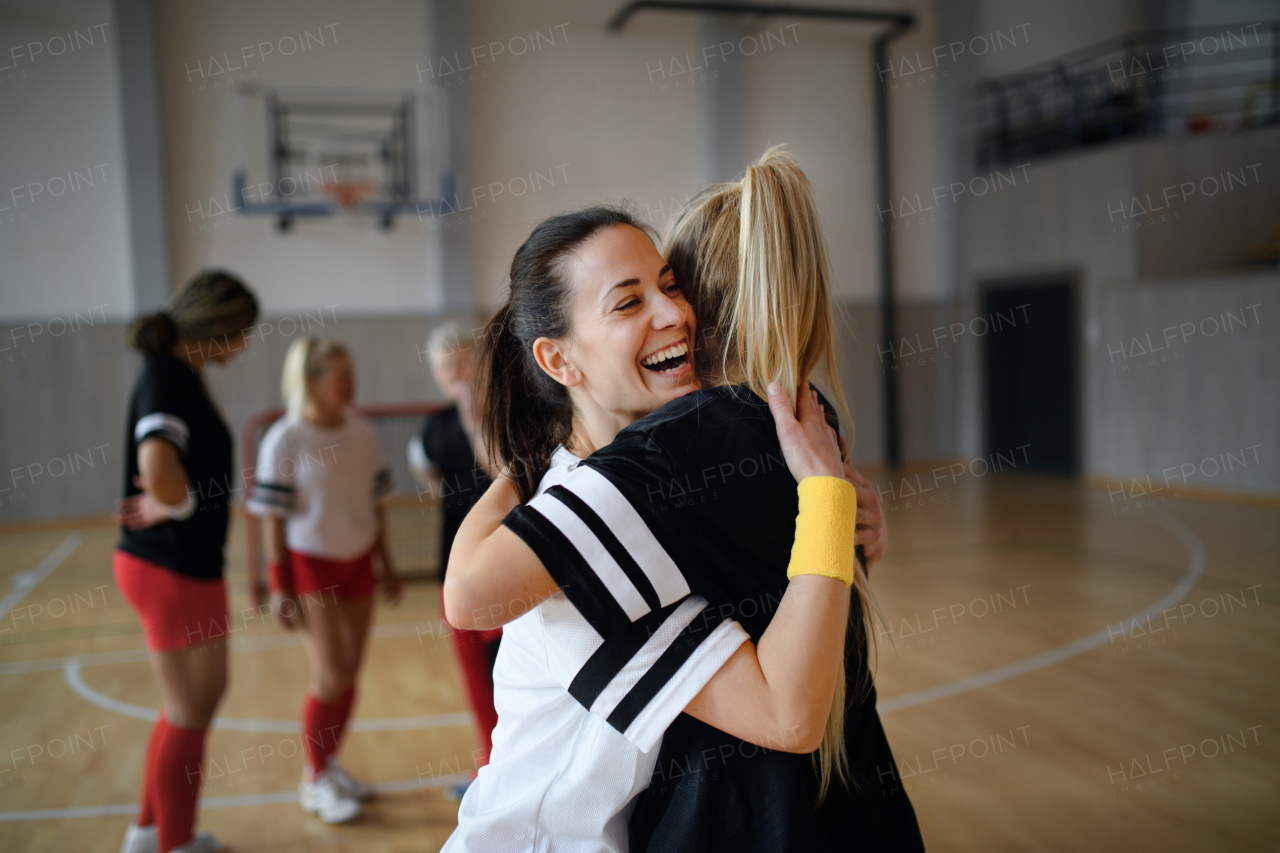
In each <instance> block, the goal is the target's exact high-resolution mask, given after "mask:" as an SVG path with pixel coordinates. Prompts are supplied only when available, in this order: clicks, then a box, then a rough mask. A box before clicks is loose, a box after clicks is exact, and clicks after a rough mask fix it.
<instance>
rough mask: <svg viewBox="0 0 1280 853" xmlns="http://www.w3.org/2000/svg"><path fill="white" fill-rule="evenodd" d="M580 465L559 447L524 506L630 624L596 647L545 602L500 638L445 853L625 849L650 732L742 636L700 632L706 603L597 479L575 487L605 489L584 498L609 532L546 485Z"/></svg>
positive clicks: (586, 626) (578, 617)
mask: <svg viewBox="0 0 1280 853" xmlns="http://www.w3.org/2000/svg"><path fill="white" fill-rule="evenodd" d="M580 461H581V460H580V459H578V458H577V457H576V456H574V455H573V454H571V453H569V452H568V451H567V450H565V449H564V448H560V449H559V450H557V451H556V453H555V455H554V456H553V457H552V465H551V469H550V470H549V471H548V472H547V474H546V476H545V477H543V479H542V482H541V484H540V485H539V488H538V497H535V500H534V501H533V502H531V504H530V506H533V505H535V504H536V505H537V506H538V508H539V509H540V510H541V511H542V512H543V514H544V515H550V516H554V517H555V519H556V524H557V526H558V527H559V529H560V530H562V531H563V532H564V535H565V541H564V543H562V544H566V545H567V547H568V548H569V549H570V550H571V551H572V554H568V553H565V554H562V557H563V558H564V559H574V560H582V561H586V562H587V563H589V564H590V565H591V566H593V567H595V569H596V571H597V572H598V573H599V575H600V576H601V577H603V578H606V580H605V581H604V582H603V586H602V587H601V588H600V589H597V590H595V591H594V595H595V596H596V597H597V598H599V599H601V600H603V599H605V598H607V599H608V600H609V602H610V604H609V605H608V606H611V607H617V608H619V609H620V610H621V612H625V613H627V615H628V621H629V623H630V624H632V625H634V626H635V627H634V629H633V631H632V632H631V633H629V634H628V635H627V636H625V637H622V636H613V637H611V638H610V639H609V641H608V642H606V640H605V638H604V637H603V636H602V635H601V634H600V633H599V632H598V631H597V630H596V628H595V627H593V625H592V623H591V621H588V619H587V617H585V616H584V615H583V614H582V612H581V610H580V609H579V608H578V607H576V606H575V605H574V604H572V603H570V601H569V600H568V598H566V597H565V595H564V594H563V593H557V594H556V595H555V596H553V597H552V598H550V599H548V600H547V601H545V602H543V603H542V604H540V605H539V606H538V607H536V608H534V609H533V610H532V611H530V612H529V613H526V614H525V615H523V616H521V617H520V618H518V619H516V620H515V621H513V622H511V623H510V624H508V625H507V626H506V627H505V628H504V629H503V637H502V645H501V647H500V648H499V651H498V660H497V665H496V666H495V668H494V674H493V676H494V705H495V706H496V708H497V710H498V727H497V728H496V729H495V730H494V733H493V751H492V753H491V755H490V759H489V764H488V765H486V766H485V767H482V768H480V772H479V775H478V777H477V778H476V781H475V782H474V783H473V784H472V785H471V787H470V788H468V790H467V793H466V796H464V797H463V800H462V804H461V806H460V808H459V810H458V829H457V831H455V832H454V834H453V835H452V836H451V837H450V839H449V842H448V843H447V844H446V845H445V848H444V849H445V850H446V851H451V853H456V851H463V850H466V851H472V850H476V851H480V850H483V851H492V850H533V851H540V853H550V852H551V851H557V853H562V852H563V851H572V852H573V853H577V851H582V853H587V851H590V853H598V851H618V853H622V851H626V850H627V821H628V820H629V818H630V813H631V804H632V801H633V800H634V799H635V797H636V795H637V794H639V793H640V792H641V791H643V790H644V789H645V788H646V787H647V786H648V784H649V780H650V778H651V776H652V773H653V767H654V762H655V760H656V758H657V755H658V747H659V744H660V743H661V741H662V733H663V732H664V731H666V729H667V727H668V726H669V725H670V724H671V722H672V721H673V720H674V719H675V718H676V716H678V715H679V714H680V712H681V711H682V710H684V708H685V706H686V705H688V703H689V701H690V700H691V699H692V698H693V697H694V696H696V695H697V694H698V692H699V691H700V690H701V689H702V688H703V687H704V686H705V685H706V683H707V682H708V681H710V679H711V677H712V676H714V675H715V673H716V672H717V671H718V670H719V669H720V667H721V666H723V664H724V662H725V661H726V660H728V659H729V657H730V656H731V655H732V654H733V653H734V651H736V650H737V648H738V646H740V645H741V644H742V642H743V641H744V640H746V639H747V635H746V632H745V631H743V630H742V628H741V627H740V626H739V625H738V624H737V623H736V622H732V621H717V623H716V625H715V626H714V628H709V629H708V630H706V631H700V630H698V629H699V627H700V625H701V624H702V623H703V622H704V620H705V618H706V613H705V611H706V602H705V601H704V600H703V599H701V598H698V597H697V596H691V595H689V594H688V592H689V590H688V585H687V584H686V583H685V581H684V578H683V576H682V575H681V574H680V573H679V571H677V570H676V568H675V566H674V564H673V563H672V561H671V559H670V557H669V556H668V555H667V553H666V551H665V550H664V549H663V548H662V547H661V546H660V545H659V544H658V542H657V540H656V539H654V538H653V537H652V535H650V534H649V531H648V527H647V526H645V523H644V522H643V521H642V520H641V519H640V517H639V516H635V517H634V522H635V523H634V524H628V523H625V519H626V518H628V513H630V514H631V515H635V514H634V511H633V510H632V509H631V507H630V504H628V503H627V501H626V499H625V498H623V497H622V495H621V494H620V493H617V492H616V490H614V491H610V490H611V489H612V487H611V486H609V484H608V483H607V481H603V478H601V481H603V485H601V484H600V483H597V482H595V481H594V478H578V481H582V480H583V479H589V480H591V485H588V486H584V487H577V486H575V488H579V491H581V488H598V489H600V490H602V491H603V492H604V493H603V494H602V493H594V494H592V495H590V499H591V501H592V503H593V505H597V506H599V505H601V504H604V505H607V506H609V507H610V511H609V512H608V513H607V515H608V521H609V523H608V524H605V522H604V521H602V520H601V518H600V516H598V515H595V514H594V513H591V511H590V510H587V511H586V513H583V505H582V500H581V498H582V497H585V496H580V495H575V494H573V493H567V492H565V491H564V490H563V489H557V488H556V487H558V486H560V485H561V484H562V483H563V481H564V480H565V479H567V478H568V475H569V474H570V472H572V471H573V470H574V469H575V468H577V465H578V463H579V462H580ZM548 490H552V492H551V493H550V494H548ZM690 637H695V638H696V639H694V640H693V641H692V642H691V641H690Z"/></svg>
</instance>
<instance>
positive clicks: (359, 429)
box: [344, 409, 378, 441]
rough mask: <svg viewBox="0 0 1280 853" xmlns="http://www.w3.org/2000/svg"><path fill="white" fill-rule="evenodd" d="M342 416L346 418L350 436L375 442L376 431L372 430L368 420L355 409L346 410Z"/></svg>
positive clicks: (376, 437)
mask: <svg viewBox="0 0 1280 853" xmlns="http://www.w3.org/2000/svg"><path fill="white" fill-rule="evenodd" d="M344 415H345V417H346V418H347V428H348V429H349V430H351V434H352V435H357V436H359V437H360V438H362V439H373V440H374V441H377V439H378V431H377V430H375V429H374V428H373V424H372V423H370V422H369V419H368V418H366V417H365V416H364V415H362V414H360V413H359V412H358V411H356V410H355V409H347V410H346V412H345V413H344Z"/></svg>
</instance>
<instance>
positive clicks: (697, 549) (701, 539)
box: [504, 387, 923, 851]
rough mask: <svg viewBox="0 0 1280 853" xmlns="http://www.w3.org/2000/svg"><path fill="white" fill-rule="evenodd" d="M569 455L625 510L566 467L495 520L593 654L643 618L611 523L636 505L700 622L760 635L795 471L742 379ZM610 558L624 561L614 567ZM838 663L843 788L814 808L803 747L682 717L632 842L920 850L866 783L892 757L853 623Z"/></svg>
mask: <svg viewBox="0 0 1280 853" xmlns="http://www.w3.org/2000/svg"><path fill="white" fill-rule="evenodd" d="M582 467H583V468H587V469H589V470H590V471H591V472H593V473H594V474H595V475H596V476H597V477H598V476H599V475H603V477H604V479H605V480H607V481H608V482H609V483H610V484H611V485H612V486H613V487H614V488H616V490H617V492H619V493H620V494H621V495H622V496H623V497H625V499H626V502H627V503H628V504H629V508H630V510H631V511H632V513H631V514H630V515H628V514H627V513H625V512H618V511H615V510H614V509H612V508H610V507H609V506H607V505H605V504H604V502H601V501H594V500H593V494H596V493H598V492H599V490H598V489H597V490H596V492H595V493H593V492H592V490H591V488H590V487H589V484H588V487H587V488H581V487H579V486H578V484H576V483H575V481H574V479H573V477H574V476H577V475H578V472H574V474H571V475H570V478H569V479H567V480H566V481H565V482H564V483H563V484H562V486H561V487H558V489H559V492H558V493H557V489H551V490H548V492H547V493H546V494H544V495H542V496H540V497H539V498H537V499H535V500H534V501H531V502H530V503H529V504H526V505H525V506H523V507H518V508H517V509H516V510H514V511H513V512H512V514H511V515H510V516H508V518H507V520H506V522H504V523H505V524H506V525H507V526H508V527H509V528H510V529H512V530H513V531H514V532H516V533H517V534H518V535H520V536H521V538H522V539H524V541H525V542H526V543H528V544H529V545H530V546H531V547H532V548H533V549H534V551H535V552H536V553H537V554H538V556H539V557H540V558H541V559H542V562H543V564H544V565H546V566H547V568H548V570H549V571H551V573H552V575H553V577H555V579H556V581H557V582H558V583H559V584H560V585H561V587H562V588H563V591H564V593H565V596H566V597H567V598H568V599H569V600H570V601H571V602H573V603H574V604H575V605H576V606H577V607H578V609H579V610H580V611H581V612H582V614H583V616H584V617H585V618H586V619H587V620H588V621H589V622H591V623H592V624H593V626H594V627H596V630H597V631H598V632H599V633H600V634H601V636H602V637H603V642H602V645H601V648H600V649H599V650H597V652H596V653H595V655H594V656H593V657H595V658H609V657H613V658H618V657H623V658H625V657H626V655H627V654H628V650H627V649H626V647H625V640H624V639H623V638H625V635H626V633H627V631H628V628H627V625H626V624H625V623H627V622H628V621H629V622H630V623H631V624H632V625H633V626H634V625H639V624H640V623H642V622H644V621H646V620H648V619H652V618H654V616H653V615H645V614H644V613H643V612H642V613H641V614H640V616H637V615H635V613H634V612H633V611H634V610H635V608H634V605H633V606H632V607H631V609H628V608H627V606H626V605H627V602H628V600H630V599H631V597H632V595H633V591H632V588H634V590H635V591H637V592H638V593H639V595H640V597H641V598H643V599H645V600H647V599H648V598H650V595H649V594H648V593H649V591H648V590H646V589H645V588H644V582H645V577H644V574H645V573H644V571H638V570H637V569H639V568H640V567H641V566H643V565H644V563H645V562H646V560H647V559H649V558H648V557H647V556H646V555H641V554H630V553H628V548H627V546H626V545H625V544H623V540H624V539H626V538H633V537H630V536H624V535H622V532H621V530H620V528H621V526H622V525H623V524H624V523H625V524H629V525H632V526H634V524H635V523H636V519H635V517H634V516H635V515H638V516H639V519H640V520H641V521H642V524H643V526H646V527H647V528H648V532H651V533H652V536H653V538H654V539H656V540H657V541H658V542H659V543H660V544H661V548H662V550H663V551H665V555H664V556H669V558H670V560H671V561H673V562H674V564H675V566H676V567H677V568H678V570H679V572H680V573H681V574H682V575H683V577H684V579H685V580H686V581H687V583H688V587H689V590H690V591H691V593H692V594H693V595H698V596H702V597H703V598H705V599H706V600H707V602H708V603H707V607H706V610H707V612H708V613H709V614H712V615H711V616H710V617H709V618H712V619H715V620H719V619H732V620H736V621H738V622H739V623H740V624H741V625H742V627H743V628H745V629H746V631H747V633H748V634H749V635H750V637H751V638H752V639H753V640H755V641H756V642H759V640H760V637H761V636H762V635H763V634H764V631H765V629H766V628H767V627H768V625H769V622H770V621H771V620H772V618H773V614H774V612H775V611H776V609H777V606H778V604H779V603H780V602H781V599H782V596H783V594H784V593H785V591H786V585H787V578H786V567H787V564H788V562H789V559H790V554H791V546H792V544H793V540H794V536H795V518H796V514H797V511H798V498H797V494H796V483H795V479H794V478H793V477H792V476H791V473H790V471H789V470H788V469H787V466H786V461H785V459H784V458H783V455H782V449H781V446H780V445H779V442H778V438H777V433H776V431H775V429H774V423H773V417H772V415H771V414H770V412H769V409H768V405H767V404H766V403H765V402H764V401H763V400H761V399H760V398H759V397H757V396H756V395H755V394H753V393H752V392H750V391H749V390H747V389H745V388H741V387H726V388H715V389H711V390H707V391H699V392H695V393H692V394H687V395H685V396H683V397H680V398H679V399H677V400H674V401H672V402H671V403H668V404H667V405H666V406H663V407H662V408H661V409H659V410H658V411H657V412H654V413H653V414H651V415H649V416H647V417H645V418H642V419H640V420H638V421H636V422H635V423H634V424H632V425H631V426H629V427H627V428H626V429H624V430H622V431H621V432H620V433H619V434H618V436H617V438H615V439H614V441H613V443H611V444H610V445H609V446H608V447H605V448H603V449H601V450H599V451H597V452H596V453H594V454H592V456H591V457H589V458H588V459H587V460H586V462H585V463H584V465H583V466H582ZM551 500H557V501H559V503H560V504H562V505H563V506H564V507H567V509H568V510H569V511H570V512H571V513H572V514H573V516H575V517H576V518H578V519H579V520H580V521H581V522H582V524H584V525H586V527H587V528H589V529H590V530H591V531H592V532H593V534H594V536H595V537H596V538H598V539H599V541H600V542H601V543H602V544H603V546H604V551H607V552H608V553H609V555H610V557H611V560H604V559H602V558H601V557H593V556H592V553H591V552H593V551H596V550H598V549H596V548H595V547H594V544H590V545H587V546H583V545H581V544H580V543H581V540H582V534H581V528H579V530H578V532H577V533H576V534H575V533H574V532H573V530H572V529H571V525H570V524H567V523H566V521H565V518H566V516H565V511H564V510H563V509H561V506H559V505H552V504H550V503H549V501H551ZM569 520H570V521H572V519H569ZM615 533H617V534H619V535H617V536H614V535H613V534H615ZM637 564H639V565H638V566H637ZM614 565H616V566H620V567H622V568H623V571H622V572H621V573H618V572H614V571H613V566H614ZM653 609H654V610H656V609H657V608H653ZM624 611H625V612H624ZM655 615H656V614H655ZM641 617H643V618H641ZM630 630H631V631H632V632H634V627H632V628H631V629H630ZM615 638H616V639H615ZM696 640H697V638H696V636H695V637H694V638H693V639H692V640H691V641H690V642H696ZM846 660H847V661H848V667H847V669H848V685H847V692H848V695H849V696H850V706H849V708H848V713H847V714H846V718H845V719H846V726H845V731H846V739H845V746H846V749H847V753H848V758H849V761H850V767H851V768H852V770H853V773H854V778H855V783H856V784H855V785H854V786H853V787H852V788H846V787H844V786H843V785H839V784H835V783H833V785H832V787H831V790H830V791H829V792H828V794H827V797H826V800H825V801H824V802H823V804H822V806H821V807H819V808H817V809H815V805H814V804H815V802H816V800H817V787H818V777H817V773H816V771H815V769H814V764H813V760H812V758H811V757H810V756H808V755H794V754H791V753H785V752H779V751H773V750H767V749H762V748H760V747H757V746H754V745H752V744H747V743H743V742H742V741H740V740H738V739H736V738H732V737H730V736H729V735H727V734H725V733H724V732H721V731H719V730H718V729H715V728H713V727H711V726H708V725H705V724H703V723H701V722H699V721H697V720H695V719H693V718H692V717H689V716H687V715H684V714H681V715H680V716H679V717H677V718H676V720H675V722H674V723H673V724H672V725H671V726H670V727H669V728H668V729H667V731H666V734H665V736H664V737H663V740H662V746H661V749H660V751H659V754H658V760H657V764H656V765H655V768H654V774H653V778H652V779H651V782H650V786H649V788H648V789H647V790H646V791H645V792H644V793H642V794H641V795H640V796H639V797H638V801H637V804H636V808H635V810H634V812H633V814H632V818H631V827H630V828H631V849H632V850H635V851H641V850H672V851H676V850H678V851H684V850H689V851H694V850H697V851H704V850H725V851H744V850H761V851H765V850H768V851H782V850H796V851H810V850H848V849H851V848H857V849H863V848H866V849H871V850H886V851H888V850H893V851H901V850H907V851H910V850H920V849H922V848H923V844H922V842H921V840H920V834H919V829H918V827H917V825H916V820H915V814H914V811H913V810H912V808H911V803H910V801H909V800H908V798H907V796H906V794H905V793H904V792H903V791H902V790H901V788H900V787H899V786H896V785H895V786H893V787H892V788H888V787H885V786H884V785H881V784H879V780H880V779H882V778H888V774H889V773H890V772H891V771H892V770H893V768H894V764H893V755H892V753H891V752H890V750H889V745H888V742H887V741H886V739H885V737H884V732H883V730H882V729H881V727H880V720H879V717H878V715H877V714H876V711H875V696H874V693H872V694H871V695H870V696H866V695H865V694H864V693H860V692H858V684H859V681H860V679H861V675H862V671H863V670H864V669H865V666H866V653H865V645H864V644H861V643H860V633H859V631H858V630H857V629H856V628H855V630H851V631H850V632H849V638H848V645H847V648H846ZM625 665H626V661H623V662H622V663H618V664H616V666H618V667H625ZM585 669H586V668H585V667H584V671H585ZM660 669H661V668H660V667H656V666H655V667H652V668H651V670H650V673H649V674H648V675H646V679H647V680H648V681H649V682H651V683H650V684H649V685H648V690H649V691H650V692H656V691H659V690H660V689H661V685H660V684H653V683H652V682H654V681H658V682H660V681H661V679H662V677H663V673H662V672H661V671H658V670H660ZM646 679H641V683H643V682H644V681H645V680H646ZM639 688H640V685H639V684H637V686H636V688H635V689H636V690H639ZM570 692H571V693H573V690H572V689H571V690H570ZM578 698H579V701H583V699H582V697H578ZM588 698H589V697H588ZM627 698H628V699H630V698H631V697H630V696H628V697H627ZM642 699H643V697H640V700H642ZM583 704H584V705H587V706H588V707H590V704H589V703H588V702H586V701H583ZM620 704H621V705H625V704H627V700H623V702H622V703H620ZM610 722H613V721H612V720H610ZM623 722H625V721H623ZM877 768H879V769H880V770H881V771H883V773H882V774H880V775H878V774H877ZM893 778H895V779H896V777H893Z"/></svg>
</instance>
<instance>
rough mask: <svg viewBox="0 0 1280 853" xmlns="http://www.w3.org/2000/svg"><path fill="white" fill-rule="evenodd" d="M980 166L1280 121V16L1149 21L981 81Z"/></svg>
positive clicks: (977, 118)
mask: <svg viewBox="0 0 1280 853" xmlns="http://www.w3.org/2000/svg"><path fill="white" fill-rule="evenodd" d="M975 113H976V115H975V118H974V120H975V124H976V127H975V130H976V140H977V159H978V166H979V168H982V169H986V168H991V167H995V166H1001V165H1011V164H1014V163H1024V162H1027V161H1028V160H1034V159H1037V158H1043V157H1049V156H1052V155H1054V154H1059V153H1062V152H1066V151H1072V150H1075V149H1078V148H1084V147H1088V146H1093V145H1102V144H1106V143H1108V142H1113V141H1117V140H1121V139H1131V138H1135V137H1156V136H1180V135H1186V134H1197V133H1214V132H1226V131H1238V130H1248V129H1252V128H1257V127H1265V126H1268V125H1271V126H1275V125H1277V124H1280V21H1257V22H1252V23H1245V24H1233V25H1231V26H1217V27H1195V28H1188V29H1169V30H1151V31H1145V32H1135V33H1129V34H1127V35H1123V36H1119V37H1117V38H1114V39H1110V40H1108V41H1104V42H1100V43H1098V44H1095V45H1092V46H1090V47H1087V48H1083V49H1082V50H1079V51H1076V52H1074V53H1069V54H1067V55H1065V56H1062V57H1060V58H1058V59H1055V60H1053V61H1051V62H1046V63H1043V64H1040V65H1037V66H1033V67H1031V68H1028V69H1026V70H1024V71H1020V72H1018V73H1016V74H1010V75H1008V76H1005V77H999V78H995V79H991V80H984V81H982V82H981V83H979V84H978V87H977V93H976V104H975Z"/></svg>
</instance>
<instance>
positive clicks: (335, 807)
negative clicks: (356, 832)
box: [298, 769, 360, 823]
mask: <svg viewBox="0 0 1280 853" xmlns="http://www.w3.org/2000/svg"><path fill="white" fill-rule="evenodd" d="M298 800H299V802H301V803H302V807H303V808H304V809H306V810H307V811H309V812H311V813H312V814H313V815H315V816H316V817H318V818H320V819H321V820H322V821H324V822H325V823H347V822H348V821H352V820H355V819H356V818H357V817H359V815H360V801H359V800H357V799H356V798H355V797H349V796H347V795H346V794H344V793H342V791H341V789H339V787H338V782H337V780H336V779H335V778H334V773H333V770H332V769H329V770H326V771H324V772H323V773H321V774H320V775H319V776H317V777H316V780H315V781H314V782H308V781H307V780H306V779H303V780H302V781H301V782H299V783H298Z"/></svg>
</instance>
